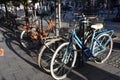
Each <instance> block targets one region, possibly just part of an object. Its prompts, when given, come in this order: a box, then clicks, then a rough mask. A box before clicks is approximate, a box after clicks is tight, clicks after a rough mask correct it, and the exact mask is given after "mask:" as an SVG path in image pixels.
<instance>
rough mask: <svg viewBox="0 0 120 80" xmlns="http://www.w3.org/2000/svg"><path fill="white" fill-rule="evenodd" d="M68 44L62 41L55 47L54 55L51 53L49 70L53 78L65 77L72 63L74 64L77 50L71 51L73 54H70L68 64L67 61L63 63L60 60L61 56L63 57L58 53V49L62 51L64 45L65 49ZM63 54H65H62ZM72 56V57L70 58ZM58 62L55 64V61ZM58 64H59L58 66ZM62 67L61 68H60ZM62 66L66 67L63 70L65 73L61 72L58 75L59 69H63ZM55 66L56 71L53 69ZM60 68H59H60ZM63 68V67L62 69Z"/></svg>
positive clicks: (72, 65)
mask: <svg viewBox="0 0 120 80" xmlns="http://www.w3.org/2000/svg"><path fill="white" fill-rule="evenodd" d="M68 45H69V42H66V43H63V44H61V45H60V46H59V47H58V48H57V49H56V51H55V53H54V55H53V57H52V60H51V65H50V70H51V75H52V77H53V78H55V79H58V80H59V79H64V78H66V77H67V74H68V73H69V72H70V71H71V69H72V68H73V67H74V65H75V62H76V58H77V52H76V51H74V53H73V55H72V56H70V57H71V58H70V60H69V62H68V63H69V64H68V63H65V64H64V63H63V62H62V60H61V58H63V53H59V51H62V50H63V51H64V47H65V49H66V47H67V46H68ZM73 48H74V49H75V50H76V47H75V46H73ZM64 56H65V55H64ZM56 57H59V59H58V60H59V61H60V62H59V61H58V60H56ZM65 57H67V56H65ZM72 58H73V59H72ZM71 60H72V62H71V64H70V61H71ZM57 62H58V64H55V63H57ZM64 62H65V61H64ZM60 63H61V64H62V65H65V66H62V65H61V64H60ZM59 64H60V66H59ZM61 67H62V68H61ZM63 67H66V68H68V70H67V71H66V72H65V73H62V74H60V75H58V74H59V71H60V70H61V69H63ZM56 68H57V71H54V69H56ZM60 68H61V69H60ZM64 70H65V69H64Z"/></svg>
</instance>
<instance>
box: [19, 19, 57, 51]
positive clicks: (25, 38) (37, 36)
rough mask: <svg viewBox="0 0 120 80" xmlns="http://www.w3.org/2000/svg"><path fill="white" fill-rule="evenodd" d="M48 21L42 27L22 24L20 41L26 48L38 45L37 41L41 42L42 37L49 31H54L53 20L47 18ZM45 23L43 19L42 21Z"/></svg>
mask: <svg viewBox="0 0 120 80" xmlns="http://www.w3.org/2000/svg"><path fill="white" fill-rule="evenodd" d="M48 20H49V21H47V23H46V24H45V26H47V27H45V26H43V27H44V29H42V28H41V27H40V26H38V25H24V26H22V29H23V31H22V32H21V35H20V43H21V45H22V46H23V47H24V48H26V49H31V48H33V47H36V46H37V45H38V42H40V43H41V42H42V38H45V37H48V36H49V35H50V34H51V33H54V29H53V28H54V27H55V24H54V21H53V20H52V19H51V18H49V19H48ZM43 23H45V20H44V21H43Z"/></svg>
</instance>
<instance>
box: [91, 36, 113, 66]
mask: <svg viewBox="0 0 120 80" xmlns="http://www.w3.org/2000/svg"><path fill="white" fill-rule="evenodd" d="M112 48H113V41H112V38H111V36H109V35H108V34H102V35H100V36H99V37H98V38H97V39H96V41H95V42H94V45H93V49H92V53H93V56H94V61H95V62H96V63H98V64H102V63H104V62H105V61H106V60H107V59H108V58H109V56H110V54H111V52H112Z"/></svg>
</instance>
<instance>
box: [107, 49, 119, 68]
mask: <svg viewBox="0 0 120 80" xmlns="http://www.w3.org/2000/svg"><path fill="white" fill-rule="evenodd" d="M114 53H115V54H112V55H111V56H110V58H109V60H107V64H109V65H112V66H114V67H116V68H119V69H120V53H119V51H114Z"/></svg>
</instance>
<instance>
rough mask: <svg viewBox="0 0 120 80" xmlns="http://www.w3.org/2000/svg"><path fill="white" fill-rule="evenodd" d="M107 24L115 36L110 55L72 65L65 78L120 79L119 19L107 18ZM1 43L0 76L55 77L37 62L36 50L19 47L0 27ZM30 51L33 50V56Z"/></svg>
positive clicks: (1, 79)
mask: <svg viewBox="0 0 120 80" xmlns="http://www.w3.org/2000/svg"><path fill="white" fill-rule="evenodd" d="M105 25H106V28H109V29H114V30H115V34H116V35H117V36H118V39H117V40H115V41H114V43H115V44H114V48H113V52H112V55H111V56H110V58H109V60H108V61H107V62H106V63H105V64H101V65H98V64H95V63H93V62H87V63H86V64H84V65H83V66H81V67H80V69H75V70H73V71H72V72H71V74H70V75H69V76H68V77H67V78H66V79H64V80H120V27H119V25H120V24H119V23H115V22H110V21H108V22H107V21H106V24H105ZM0 35H2V36H3V37H4V41H0V47H2V48H3V49H4V50H5V55H4V56H2V57H1V56H0V80H54V79H53V78H52V77H51V75H49V74H47V73H45V72H43V71H42V70H41V69H40V68H39V67H38V65H37V52H29V51H26V50H23V49H22V48H21V47H20V43H19V39H18V36H17V39H16V36H14V34H13V33H11V32H8V31H6V30H5V29H3V28H1V27H0ZM31 54H34V56H32V55H31Z"/></svg>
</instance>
